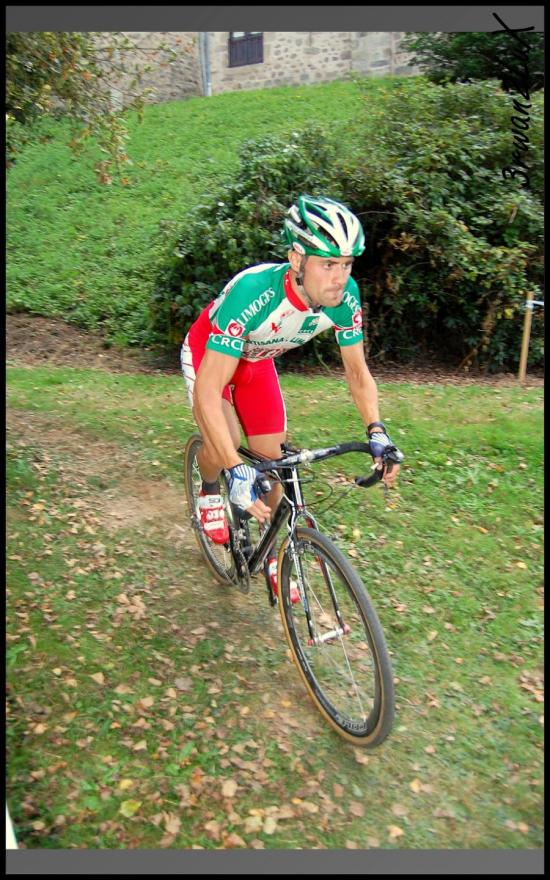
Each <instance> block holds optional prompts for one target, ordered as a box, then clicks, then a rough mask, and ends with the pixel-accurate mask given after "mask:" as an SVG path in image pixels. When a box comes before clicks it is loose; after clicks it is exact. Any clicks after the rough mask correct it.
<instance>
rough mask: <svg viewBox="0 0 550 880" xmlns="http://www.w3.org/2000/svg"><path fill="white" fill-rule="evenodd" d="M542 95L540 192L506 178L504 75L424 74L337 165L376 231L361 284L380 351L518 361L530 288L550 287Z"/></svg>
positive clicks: (537, 158) (536, 349)
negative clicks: (445, 78)
mask: <svg viewBox="0 0 550 880" xmlns="http://www.w3.org/2000/svg"><path fill="white" fill-rule="evenodd" d="M542 100H543V97H542V95H541V94H539V95H537V96H533V98H532V101H533V107H532V109H531V111H530V116H531V118H530V124H531V129H530V132H529V137H530V147H529V152H528V163H530V168H529V173H530V189H526V188H523V187H522V186H521V185H520V183H519V181H517V180H516V181H514V180H510V179H507V180H505V179H504V178H503V176H502V169H503V168H505V167H506V166H508V165H510V163H511V157H512V154H513V140H512V134H511V124H510V115H511V112H512V113H513V112H514V111H513V109H512V105H511V98H510V97H509V96H507V95H505V94H504V93H503V92H502V91H501V90H500V88H499V87H498V84H497V83H495V82H482V83H476V84H474V83H470V84H468V85H464V84H456V85H452V86H451V85H449V86H446V87H438V86H434V85H431V84H429V83H426V82H423V81H422V80H420V79H415V80H410V81H408V82H406V83H403V84H400V85H399V86H398V87H397V88H395V89H393V90H392V92H391V93H390V94H388V96H387V98H386V103H385V106H384V108H383V109H380V108H377V109H376V110H375V111H374V114H373V112H372V110H371V108H370V105H369V104H368V102H366V103H365V114H366V116H368V119H365V120H364V121H363V123H362V127H361V129H360V131H361V130H362V131H363V133H364V136H363V139H362V142H361V143H360V147H356V148H355V155H354V157H353V159H352V160H349V159H348V158H344V159H343V160H342V161H341V162H340V163H339V167H338V170H337V173H338V176H339V179H340V181H341V184H342V187H341V188H342V191H343V193H344V200H345V201H346V202H347V203H348V204H349V206H350V207H351V208H352V209H354V210H356V211H357V213H358V214H360V215H361V218H362V220H363V222H364V224H365V226H366V228H367V231H368V233H369V253H368V260H367V262H366V263H363V265H362V266H361V269H362V276H360V277H358V281H359V283H360V286H362V287H363V290H365V289H366V291H367V296H366V301H367V305H368V316H369V323H368V327H369V345H370V348H371V351H372V352H373V353H374V354H375V355H377V354H381V353H382V352H385V353H386V355H387V356H389V357H393V358H396V359H399V360H402V359H403V358H410V357H413V356H415V355H421V356H422V357H426V356H429V355H431V354H433V355H436V356H438V357H441V356H445V357H447V358H449V359H451V360H452V362H454V363H457V362H468V363H474V362H475V363H477V365H481V366H483V367H487V368H490V369H502V368H515V366H516V364H517V358H518V349H519V340H520V338H521V327H522V322H523V314H524V303H525V296H526V292H527V291H528V290H529V289H531V290H534V291H535V293H536V296H535V298H540V293H539V285H540V284H542V249H543V216H542V190H543V167H542ZM541 318H542V316H541V315H537V316H536V320H535V321H534V328H533V346H532V350H531V355H532V358H531V362H532V363H535V362H538V363H540V361H541V356H542V348H541V345H542V320H541Z"/></svg>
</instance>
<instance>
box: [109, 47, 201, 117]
mask: <svg viewBox="0 0 550 880" xmlns="http://www.w3.org/2000/svg"><path fill="white" fill-rule="evenodd" d="M124 36H125V37H127V38H128V40H129V41H130V42H131V44H132V46H133V47H135V48H132V50H131V51H129V52H124V54H123V56H122V53H119V55H120V60H121V61H123V62H124V65H125V67H126V68H127V70H128V73H127V74H126V75H124V76H121V75H119V76H117V77H116V78H110V79H111V86H112V90H111V91H112V101H113V105H114V106H116V107H120V106H125V105H126V104H128V103H129V100H130V96H131V93H132V82H131V81H132V77H133V76H134V74H135V71H136V70H141V71H142V80H141V83H140V84H139V86H138V87H137V88H138V89H139V91H140V92H141V91H142V90H143V89H144V88H152V89H153V90H154V91H153V92H152V93H151V94H150V95H149V96H147V97H146V98H145V101H146V102H148V103H151V104H160V103H163V102H164V101H178V100H182V99H183V98H189V97H191V96H193V95H202V94H203V85H202V75H201V68H200V63H199V38H198V34H196V33H191V32H185V31H155V32H149V31H144V32H139V31H126V32H124ZM163 44H164V45H165V46H166V47H167V48H166V49H164V48H162V45H163ZM104 45H108V34H105V43H104ZM168 49H172V50H174V51H175V52H176V53H177V54H176V57H175V59H174V56H173V55H172V53H171V52H169V51H168ZM113 60H114V61H115V62H116V58H114V59H113ZM148 66H150V67H151V69H150V70H149V71H146V70H145V68H146V67H148Z"/></svg>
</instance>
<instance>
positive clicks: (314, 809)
mask: <svg viewBox="0 0 550 880" xmlns="http://www.w3.org/2000/svg"><path fill="white" fill-rule="evenodd" d="M302 809H303V810H306V812H308V813H318V812H319V807H318V806H317V804H312V803H311V802H310V801H304V802H303V803H302Z"/></svg>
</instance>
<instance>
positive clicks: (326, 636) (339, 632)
mask: <svg viewBox="0 0 550 880" xmlns="http://www.w3.org/2000/svg"><path fill="white" fill-rule="evenodd" d="M350 632H351V627H350V626H348V625H347V623H345V624H344V628H343V629H341V628H340V627H338V628H337V629H331V630H330V632H328V633H323V635H322V636H315V638H313V639H308V641H307V643H308V645H309V647H310V648H311V646H312V645H322V644H323V643H324V642H328V641H330V639H335V638H336V636H347V634H348V633H350Z"/></svg>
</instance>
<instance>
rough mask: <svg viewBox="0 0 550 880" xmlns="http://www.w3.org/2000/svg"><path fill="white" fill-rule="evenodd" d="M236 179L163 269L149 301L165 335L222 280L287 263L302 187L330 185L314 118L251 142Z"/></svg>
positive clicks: (189, 227)
mask: <svg viewBox="0 0 550 880" xmlns="http://www.w3.org/2000/svg"><path fill="white" fill-rule="evenodd" d="M239 158H240V167H239V170H238V172H237V174H236V176H235V177H234V179H233V180H232V181H231V182H230V183H227V184H225V185H222V186H221V187H220V188H219V189H216V190H215V191H214V192H213V193H210V194H209V195H208V197H207V198H206V199H205V200H204V201H203V203H202V204H200V205H198V206H197V207H196V208H195V210H194V211H193V212H191V214H190V215H189V219H188V221H187V223H186V225H185V229H184V231H183V234H182V235H181V236H180V237H179V239H178V241H177V242H176V244H175V246H174V243H173V242H172V243H171V245H170V247H171V249H172V252H171V255H170V258H169V259H168V260H167V261H166V263H165V265H164V266H163V267H162V270H161V271H160V273H159V276H158V279H157V282H156V284H155V291H154V294H153V300H152V320H153V330H154V332H155V333H156V334H157V338H158V339H159V340H160V341H162V340H164V341H166V340H168V341H172V342H176V341H180V340H181V338H182V337H183V336H184V335H185V332H186V331H187V329H188V328H189V326H190V325H191V323H192V322H193V321H194V319H195V318H196V317H197V316H198V314H199V313H200V311H201V310H202V309H203V308H204V306H205V305H207V304H208V303H209V302H210V300H212V299H213V298H214V297H216V296H217V295H218V294H219V292H220V290H221V288H222V287H223V285H224V284H225V283H226V282H227V281H228V280H229V278H231V277H232V276H233V275H235V274H236V273H237V272H239V271H241V269H244V268H245V267H246V266H252V265H254V264H256V263H265V262H283V261H284V260H286V252H287V248H286V246H285V244H284V242H283V239H282V237H281V228H282V221H283V217H284V214H285V212H286V211H287V209H288V207H289V205H290V204H291V203H292V201H293V200H294V199H296V198H297V197H298V195H299V194H300V193H301V192H304V191H310V190H311V191H318V190H323V191H325V190H326V188H327V169H330V168H331V167H333V165H334V162H335V156H334V147H332V146H330V145H329V143H328V141H327V139H326V137H325V135H324V134H323V132H322V131H321V129H320V128H319V127H318V126H317V125H314V124H311V125H309V126H306V127H305V129H304V130H303V131H300V132H295V133H293V134H292V135H291V136H290V137H284V136H278V137H275V136H271V137H263V138H260V139H259V140H247V141H245V142H244V143H243V145H242V147H241V150H240V154H239Z"/></svg>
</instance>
